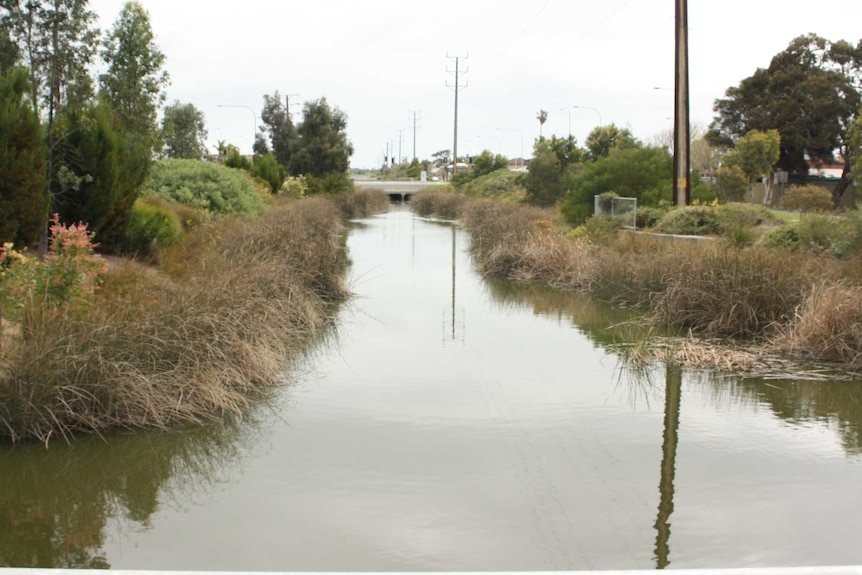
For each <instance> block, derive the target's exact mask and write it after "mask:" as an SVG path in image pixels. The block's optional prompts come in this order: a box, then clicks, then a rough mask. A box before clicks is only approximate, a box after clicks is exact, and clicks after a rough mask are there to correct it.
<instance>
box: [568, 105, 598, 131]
mask: <svg viewBox="0 0 862 575" xmlns="http://www.w3.org/2000/svg"><path fill="white" fill-rule="evenodd" d="M572 108H583V109H584V110H592V111H593V112H595V113H596V116H598V117H599V126H604V125H605V123H604V122H602V115H601V113H600V112H599V111H598V110H596V109H595V108H590V107H589V106H572Z"/></svg>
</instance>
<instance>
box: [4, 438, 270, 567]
mask: <svg viewBox="0 0 862 575" xmlns="http://www.w3.org/2000/svg"><path fill="white" fill-rule="evenodd" d="M249 423H250V422H249V421H245V422H242V423H241V424H240V422H236V421H234V422H231V421H228V422H225V423H224V424H222V425H214V426H208V427H204V428H199V429H194V430H189V431H184V432H175V433H157V432H148V433H144V432H141V433H136V434H134V435H133V436H132V435H128V436H124V435H115V436H111V437H110V438H108V439H106V440H102V439H100V438H85V439H81V440H79V441H78V442H76V443H75V444H73V445H64V444H60V443H55V444H53V445H52V446H51V448H50V449H45V448H44V447H43V446H41V445H25V446H20V445H19V446H16V447H13V448H9V449H7V450H6V451H5V452H3V453H0V565H2V566H8V567H33V568H63V569H107V568H110V565H109V563H108V561H107V559H106V556H105V554H104V551H103V546H104V544H105V538H106V535H105V531H106V525H107V524H108V522H109V520H111V519H121V520H122V521H125V522H126V523H128V524H129V525H130V528H131V529H147V528H149V527H150V521H151V518H152V517H153V514H154V513H156V511H157V510H159V509H160V508H163V507H164V506H170V505H177V506H182V505H185V502H186V501H188V500H189V499H194V498H195V497H196V495H197V494H200V492H201V491H202V490H203V491H206V490H207V489H210V488H211V487H212V486H213V485H214V484H215V483H217V482H219V481H223V480H224V479H225V478H226V477H227V476H229V475H230V472H231V470H232V469H234V468H235V467H236V466H237V465H238V464H239V462H240V461H241V460H242V457H241V455H242V453H244V452H245V451H246V449H245V447H244V446H245V445H246V444H247V443H248V442H249V441H252V440H253V439H254V436H255V431H254V430H255V427H254V425H249ZM134 526H136V527H134Z"/></svg>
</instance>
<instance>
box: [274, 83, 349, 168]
mask: <svg viewBox="0 0 862 575" xmlns="http://www.w3.org/2000/svg"><path fill="white" fill-rule="evenodd" d="M352 155H353V144H351V143H350V141H349V140H348V139H347V116H346V115H345V114H344V112H342V111H341V110H339V109H338V108H334V109H333V108H330V106H329V103H327V101H326V98H320V99H319V100H314V101H310V102H306V103H305V106H304V107H303V111H302V123H301V124H300V125H299V126H298V127H297V129H296V139H295V141H294V145H293V149H292V151H291V154H290V164H289V166H288V171H289V173H290V174H291V175H294V176H300V175H309V176H312V177H315V178H325V177H326V176H331V175H343V174H346V173H347V169H348V168H349V166H350V156H352Z"/></svg>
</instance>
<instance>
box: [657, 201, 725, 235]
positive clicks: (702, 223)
mask: <svg viewBox="0 0 862 575" xmlns="http://www.w3.org/2000/svg"><path fill="white" fill-rule="evenodd" d="M720 229H721V228H720V227H719V223H718V216H717V215H716V212H715V210H714V209H712V208H711V207H709V206H686V207H684V208H679V209H676V210H673V211H671V212H668V213H667V215H665V217H663V218H662V219H661V221H660V222H659V223H658V226H656V231H659V232H661V233H663V234H679V235H683V236H706V235H710V234H717V233H719V231H720Z"/></svg>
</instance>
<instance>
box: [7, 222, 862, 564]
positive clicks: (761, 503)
mask: <svg viewBox="0 0 862 575" xmlns="http://www.w3.org/2000/svg"><path fill="white" fill-rule="evenodd" d="M466 242H467V237H466V235H465V234H464V233H463V232H461V231H456V230H454V229H453V228H452V227H451V226H448V225H446V224H440V223H432V222H427V221H423V220H421V219H417V218H415V217H414V216H413V215H412V214H411V213H409V212H407V211H402V210H398V209H394V210H393V211H392V212H390V213H389V214H387V215H384V216H380V217H376V218H373V219H369V220H366V221H363V222H362V223H361V225H358V226H357V227H356V229H355V230H354V231H353V232H352V234H351V237H350V241H349V245H350V251H351V257H352V259H353V262H354V264H353V268H352V284H353V288H354V290H355V292H356V293H357V298H356V300H355V301H354V302H353V304H352V305H350V306H348V307H347V308H346V309H344V310H343V311H342V312H341V314H340V316H339V322H338V323H339V326H338V329H337V330H336V331H334V332H333V333H332V334H330V337H329V338H328V340H327V341H326V342H325V343H324V344H322V345H321V346H320V347H319V348H317V349H315V350H314V351H313V352H312V353H311V354H310V357H309V358H308V361H307V365H305V366H304V367H303V369H302V370H301V372H300V373H299V374H298V375H297V376H296V377H295V379H296V381H294V382H293V383H291V384H290V385H288V386H286V387H285V388H284V391H283V393H281V394H279V395H278V396H277V397H275V398H273V399H272V400H271V401H269V402H267V403H266V404H263V405H261V406H260V407H259V408H258V409H257V410H255V412H254V413H252V414H250V415H249V417H247V418H246V419H245V420H244V421H241V422H231V423H226V424H224V425H223V426H217V427H211V428H207V429H198V430H190V431H187V432H182V433H172V434H165V433H144V434H135V435H128V436H126V435H123V436H111V437H108V438H106V439H105V440H101V439H98V438H91V439H85V440H82V441H80V442H78V443H76V444H75V445H72V446H65V445H61V444H60V443H55V444H53V445H52V447H51V449H50V450H48V451H46V450H45V449H44V448H42V447H39V446H26V447H19V448H14V449H12V448H8V447H7V448H3V450H2V452H0V564H3V565H8V566H18V567H25V566H39V567H107V566H110V567H114V568H119V569H188V570H202V569H212V570H291V571H302V570H308V571H317V570H346V571H369V570H514V569H519V570H547V569H611V568H650V567H664V566H669V567H707V566H709V567H730V566H790V565H818V564H819V565H823V564H830V565H840V564H860V563H862V545H860V535H862V446H860V430H862V381H857V382H828V381H818V382H815V381H794V380H780V379H769V380H740V379H734V378H721V377H717V376H715V375H714V374H709V373H689V372H683V373H680V372H675V371H671V372H669V373H665V372H664V371H663V370H654V371H652V372H650V373H649V374H647V375H648V376H649V377H642V378H638V377H634V376H633V375H631V374H627V373H625V372H624V371H621V370H620V369H619V362H618V359H617V357H616V355H615V354H614V352H613V351H612V349H613V348H612V347H610V348H609V347H608V345H609V344H611V343H613V342H614V341H620V340H621V339H622V338H625V337H626V333H625V331H624V330H623V329H621V328H615V329H609V327H608V326H611V325H617V324H619V323H620V322H622V321H624V320H625V319H626V318H627V315H626V314H625V313H624V312H619V311H617V312H613V311H611V310H608V309H606V308H604V307H603V306H600V305H597V304H596V303H594V302H592V301H590V300H589V299H587V298H584V297H580V296H578V295H577V294H571V293H561V292H555V291H553V290H547V289H541V288H539V287H535V286H516V285H512V284H510V283H505V282H485V281H483V280H481V279H480V278H478V277H477V276H476V275H475V274H474V273H473V272H472V270H471V268H470V261H469V259H468V257H467V256H466V254H465V248H466Z"/></svg>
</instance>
